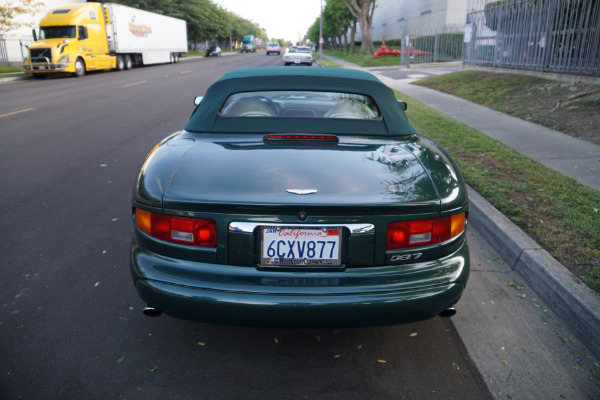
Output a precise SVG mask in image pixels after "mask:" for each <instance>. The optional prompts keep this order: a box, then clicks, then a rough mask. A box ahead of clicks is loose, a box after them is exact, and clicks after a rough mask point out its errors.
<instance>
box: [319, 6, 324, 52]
mask: <svg viewBox="0 0 600 400" xmlns="http://www.w3.org/2000/svg"><path fill="white" fill-rule="evenodd" d="M319 58H323V0H321V17H320V18H319Z"/></svg>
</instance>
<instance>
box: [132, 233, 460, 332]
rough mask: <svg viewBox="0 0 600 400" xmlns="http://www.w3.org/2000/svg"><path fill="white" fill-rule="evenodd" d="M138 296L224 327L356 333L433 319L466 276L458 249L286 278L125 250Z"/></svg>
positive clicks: (451, 301) (456, 295) (172, 312)
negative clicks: (424, 258)
mask: <svg viewBox="0 0 600 400" xmlns="http://www.w3.org/2000/svg"><path fill="white" fill-rule="evenodd" d="M131 273H132V275H133V278H134V282H135V287H136V289H137V291H138V294H139V295H140V297H141V298H142V300H144V301H145V302H147V303H148V304H151V305H152V306H154V307H155V308H157V309H160V310H162V311H164V312H165V313H166V314H168V315H171V316H174V317H178V318H183V319H189V320H196V321H203V322H212V323H220V324H232V325H253V326H260V325H266V326H279V327H304V328H318V327H321V328H322V327H356V326H373V325H391V324H398V323H406V322H412V321H419V320H425V319H429V318H432V317H435V316H436V315H438V314H439V313H440V312H442V311H444V310H445V309H447V308H449V307H452V306H454V304H456V303H457V302H458V300H459V299H460V297H461V295H462V292H463V289H464V287H465V284H466V281H467V278H468V275H469V251H468V246H467V244H466V242H465V243H464V244H463V245H462V246H461V247H460V248H459V250H457V251H456V252H455V253H453V254H452V255H450V256H448V257H445V258H443V259H441V260H435V261H429V262H424V263H418V264H417V263H415V264H409V265H401V266H382V267H369V268H354V269H351V268H348V269H347V270H345V271H340V272H313V273H306V272H303V273H294V272H278V271H275V272H274V271H259V270H257V269H256V268H252V267H237V266H231V265H218V264H206V263H198V262H192V261H185V260H175V259H171V258H167V257H164V256H160V255H157V254H155V253H152V252H150V251H148V250H147V249H144V248H142V247H140V246H139V245H138V244H137V242H136V240H135V239H134V240H133V243H132V252H131Z"/></svg>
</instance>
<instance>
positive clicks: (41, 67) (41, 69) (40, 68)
mask: <svg viewBox="0 0 600 400" xmlns="http://www.w3.org/2000/svg"><path fill="white" fill-rule="evenodd" d="M38 69H39V70H40V71H43V70H45V69H46V66H44V65H40V66H39V67H38Z"/></svg>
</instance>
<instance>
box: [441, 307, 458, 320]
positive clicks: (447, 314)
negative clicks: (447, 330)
mask: <svg viewBox="0 0 600 400" xmlns="http://www.w3.org/2000/svg"><path fill="white" fill-rule="evenodd" d="M439 315H440V317H442V318H450V317H453V316H455V315H456V309H455V308H454V307H450V308H446V309H445V310H444V311H442V312H441V313H440V314H439Z"/></svg>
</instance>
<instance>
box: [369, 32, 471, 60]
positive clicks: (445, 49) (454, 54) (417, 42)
mask: <svg viewBox="0 0 600 400" xmlns="http://www.w3.org/2000/svg"><path fill="white" fill-rule="evenodd" d="M463 28H464V26H463V25H461V26H454V25H451V26H445V27H434V28H429V27H428V28H422V29H419V30H414V29H412V30H406V31H405V34H404V35H403V37H402V38H401V39H386V41H385V44H386V49H387V50H388V51H390V49H396V50H397V51H396V53H399V55H400V58H401V60H400V63H401V64H403V65H408V64H419V63H431V62H448V61H462V55H463V47H464V46H463ZM373 43H374V45H375V50H378V49H379V48H380V46H381V44H382V42H381V41H375V42H373ZM359 45H360V44H359ZM390 53H391V54H396V53H393V52H390ZM386 57H389V55H388V56H386Z"/></svg>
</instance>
